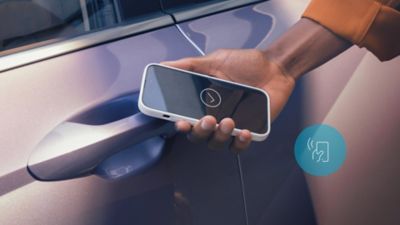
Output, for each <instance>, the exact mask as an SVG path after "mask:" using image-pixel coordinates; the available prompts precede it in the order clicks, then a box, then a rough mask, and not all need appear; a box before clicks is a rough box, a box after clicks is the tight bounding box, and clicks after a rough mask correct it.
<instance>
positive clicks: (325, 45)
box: [163, 18, 351, 152]
mask: <svg viewBox="0 0 400 225" xmlns="http://www.w3.org/2000/svg"><path fill="white" fill-rule="evenodd" d="M350 46H351V44H350V43H349V42H347V41H346V40H343V39H341V38H340V37H338V36H336V35H335V34H333V33H331V32H330V31H329V30H327V29H326V28H324V27H323V26H321V25H319V24H317V23H315V22H313V21H311V20H308V19H304V18H303V19H301V20H300V21H299V22H298V23H296V24H295V25H294V26H293V27H292V28H290V30H289V31H287V32H286V33H285V34H284V35H282V37H281V38H279V39H278V40H277V41H275V42H274V43H273V44H272V45H271V46H270V47H269V48H268V49H267V50H265V51H260V50H256V49H247V50H234V49H222V50H218V51H215V52H213V53H211V54H208V55H206V56H203V57H193V58H185V59H180V60H177V61H173V62H163V64H165V65H168V66H171V67H176V68H180V69H184V70H190V71H194V72H197V73H202V74H207V75H210V76H215V77H217V78H220V79H225V80H230V81H234V82H237V83H242V84H246V85H250V86H254V87H258V88H261V89H263V90H265V91H266V92H267V93H268V94H269V96H270V101H271V119H272V120H274V119H275V118H276V117H277V116H278V115H279V113H280V112H281V111H282V109H283V107H284V106H285V104H286V103H287V101H288V99H289V97H290V95H291V93H292V91H293V89H294V87H295V83H296V82H295V81H296V80H297V79H298V78H299V77H300V76H301V75H303V74H304V73H306V72H308V71H310V70H312V69H314V68H316V67H318V66H319V65H321V64H323V63H325V62H327V61H328V60H330V59H331V58H333V57H335V56H337V55H338V54H340V53H341V52H343V51H344V50H346V49H347V48H349V47H350ZM234 127H235V122H234V121H233V120H232V119H230V118H225V119H223V120H222V121H221V122H220V123H219V125H218V126H217V121H216V119H215V118H214V117H212V116H205V117H203V118H202V119H201V120H200V121H199V122H197V123H196V124H194V125H193V126H192V125H191V124H190V123H188V122H186V121H177V122H176V128H177V130H178V131H180V132H184V133H187V134H188V138H189V139H190V140H191V141H193V142H195V143H197V142H202V141H208V146H209V147H210V148H212V149H219V148H223V147H224V146H225V143H230V148H231V149H232V150H233V151H235V152H240V151H242V150H244V149H246V148H248V147H249V145H250V143H251V133H250V131H248V130H242V131H240V133H239V134H238V135H237V136H235V137H234V138H232V137H231V133H232V131H233V129H234ZM232 139H233V140H232Z"/></svg>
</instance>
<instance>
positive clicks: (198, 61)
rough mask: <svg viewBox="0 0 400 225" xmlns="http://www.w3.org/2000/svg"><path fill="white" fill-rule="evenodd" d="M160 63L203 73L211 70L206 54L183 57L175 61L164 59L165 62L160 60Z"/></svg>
mask: <svg viewBox="0 0 400 225" xmlns="http://www.w3.org/2000/svg"><path fill="white" fill-rule="evenodd" d="M161 64H163V65H166V66H170V67H175V68H179V69H183V70H190V71H193V72H197V73H205V74H209V72H210V70H211V68H210V65H211V64H210V60H209V59H208V57H207V56H203V57H191V58H184V59H180V60H176V61H166V62H161Z"/></svg>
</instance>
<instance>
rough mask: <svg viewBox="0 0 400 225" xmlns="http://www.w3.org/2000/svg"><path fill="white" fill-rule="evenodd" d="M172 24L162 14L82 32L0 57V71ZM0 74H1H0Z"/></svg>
mask: <svg viewBox="0 0 400 225" xmlns="http://www.w3.org/2000/svg"><path fill="white" fill-rule="evenodd" d="M171 25H174V21H173V19H172V18H171V16H170V15H167V14H164V15H162V16H158V17H156V18H151V19H147V20H145V21H141V22H137V23H133V24H128V25H122V26H117V27H114V28H108V29H105V30H102V31H95V32H92V33H88V34H83V35H80V36H78V37H75V38H72V39H68V40H65V41H60V42H55V43H52V44H49V45H45V46H42V47H37V48H32V49H29V50H25V51H21V52H17V53H13V54H10V55H5V56H1V57H0V73H2V72H5V71H8V70H12V69H15V68H18V67H21V66H26V65H29V64H32V63H36V62H40V61H43V60H46V59H49V58H53V57H56V56H60V55H64V54H67V53H71V52H75V51H78V50H82V49H85V48H89V47H92V46H95V45H99V44H102V43H106V42H111V41H114V40H118V39H122V38H125V37H129V36H133V35H136V34H140V33H144V32H147V31H151V30H155V29H159V28H162V27H166V26H171ZM0 75H1V74H0Z"/></svg>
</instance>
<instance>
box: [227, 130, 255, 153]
mask: <svg viewBox="0 0 400 225" xmlns="http://www.w3.org/2000/svg"><path fill="white" fill-rule="evenodd" d="M250 144H251V133H250V131H248V130H241V131H240V132H239V134H237V135H236V137H235V139H234V140H233V142H232V144H231V150H232V151H234V152H236V153H239V152H241V151H243V150H245V149H246V148H248V147H249V146H250Z"/></svg>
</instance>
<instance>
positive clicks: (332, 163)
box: [294, 124, 346, 176]
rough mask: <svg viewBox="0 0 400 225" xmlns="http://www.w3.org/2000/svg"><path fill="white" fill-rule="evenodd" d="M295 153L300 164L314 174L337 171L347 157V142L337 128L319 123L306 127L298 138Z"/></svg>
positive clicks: (326, 173) (323, 174) (306, 170)
mask: <svg viewBox="0 0 400 225" xmlns="http://www.w3.org/2000/svg"><path fill="white" fill-rule="evenodd" d="M294 153H295V157H296V161H297V163H298V164H299V166H300V167H301V168H302V169H303V170H304V171H305V172H307V173H309V174H311V175H314V176H327V175H329V174H332V173H334V172H336V171H337V170H338V169H339V168H340V166H341V165H342V164H343V163H344V160H345V158H346V143H345V141H344V138H343V136H342V135H341V134H340V133H339V131H337V130H336V129H335V128H333V127H331V126H328V125H325V124H318V125H313V126H310V127H307V128H306V129H304V130H303V131H302V132H301V133H300V135H299V136H298V137H297V139H296V143H295V147H294Z"/></svg>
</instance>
